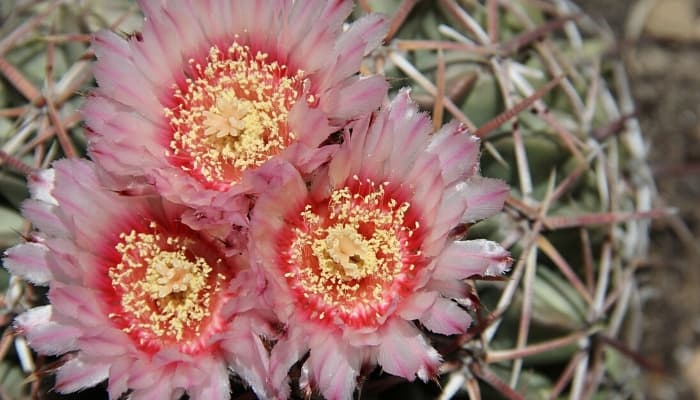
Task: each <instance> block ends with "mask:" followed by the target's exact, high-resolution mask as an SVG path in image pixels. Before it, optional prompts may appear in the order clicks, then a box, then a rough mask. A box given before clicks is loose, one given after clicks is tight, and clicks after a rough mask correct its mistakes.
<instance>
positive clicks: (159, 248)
mask: <svg viewBox="0 0 700 400" xmlns="http://www.w3.org/2000/svg"><path fill="white" fill-rule="evenodd" d="M149 228H150V229H148V231H146V232H137V231H136V230H132V231H130V232H129V233H121V234H120V236H119V239H120V241H119V243H117V245H116V246H115V250H116V252H117V254H118V256H119V257H120V259H121V260H120V262H119V263H117V264H116V265H114V266H113V267H111V268H110V269H109V273H108V275H109V277H110V279H111V284H112V287H113V288H114V291H115V293H116V295H117V300H118V302H119V306H120V307H118V308H117V309H118V310H119V312H116V313H111V314H110V318H113V319H114V320H115V321H117V323H118V324H120V325H121V326H122V330H123V331H125V332H126V333H128V334H130V335H132V337H134V338H136V339H137V341H138V342H139V344H140V345H143V346H146V347H148V346H156V347H157V346H158V345H159V344H160V343H162V342H177V343H184V342H188V341H191V340H193V339H195V338H197V337H198V336H199V335H200V334H201V333H202V329H203V328H204V327H205V326H206V325H207V322H208V321H209V319H210V317H211V312H212V308H213V307H214V305H215V303H216V302H217V301H218V298H219V296H218V294H219V292H220V291H221V287H222V284H223V283H224V282H225V280H226V276H225V275H224V274H222V273H220V272H218V270H219V269H220V267H221V266H220V265H219V264H220V263H221V260H220V259H216V258H214V257H212V255H211V254H204V255H200V254H197V253H209V252H210V250H211V249H209V248H207V247H206V246H205V245H204V244H202V243H196V239H195V238H192V237H188V236H178V235H175V236H168V235H167V234H166V233H163V232H161V230H160V229H159V228H158V226H157V224H155V223H154V222H152V223H151V224H150V225H149Z"/></svg>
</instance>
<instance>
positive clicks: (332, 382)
mask: <svg viewBox="0 0 700 400" xmlns="http://www.w3.org/2000/svg"><path fill="white" fill-rule="evenodd" d="M338 339H339V338H336V337H335V336H334V335H333V334H328V335H325V334H320V335H315V336H314V337H312V339H311V340H310V347H311V352H310V353H309V360H308V361H307V363H308V366H309V370H310V372H311V375H312V376H313V379H314V383H315V384H316V385H317V386H318V389H319V391H320V392H321V393H322V394H323V396H324V397H325V398H327V399H329V400H350V399H352V395H353V392H354V391H355V386H356V385H357V376H358V374H359V372H360V366H361V361H362V359H361V357H360V353H361V352H360V351H358V349H355V348H352V347H350V346H347V345H346V344H344V343H343V342H342V341H341V340H338Z"/></svg>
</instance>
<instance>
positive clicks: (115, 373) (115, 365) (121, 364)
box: [107, 357, 132, 399]
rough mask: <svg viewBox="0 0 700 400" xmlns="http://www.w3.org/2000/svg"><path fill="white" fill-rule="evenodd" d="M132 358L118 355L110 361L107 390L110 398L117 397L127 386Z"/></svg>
mask: <svg viewBox="0 0 700 400" xmlns="http://www.w3.org/2000/svg"><path fill="white" fill-rule="evenodd" d="M131 364H132V360H130V359H129V358H126V357H118V358H115V359H114V360H113V361H112V365H111V366H110V367H109V382H108V383H107V391H108V392H109V398H110V399H118V398H119V396H121V395H122V394H123V393H124V392H126V391H127V390H128V389H129V387H128V385H127V382H128V380H129V374H130V373H131Z"/></svg>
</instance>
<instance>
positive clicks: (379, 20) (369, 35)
mask: <svg viewBox="0 0 700 400" xmlns="http://www.w3.org/2000/svg"><path fill="white" fill-rule="evenodd" d="M387 29H388V25H387V23H386V18H385V17H384V16H382V15H379V14H370V15H366V16H364V17H362V18H360V19H358V20H357V21H355V22H353V23H352V25H350V28H349V29H348V30H347V31H345V32H343V34H342V35H341V36H340V38H339V40H338V44H337V45H336V49H337V51H338V62H337V64H336V65H335V67H334V68H333V69H334V71H333V72H334V73H335V74H336V76H338V77H346V76H350V75H352V74H355V73H357V70H358V66H359V65H360V63H361V62H362V57H364V56H365V55H366V54H367V53H368V52H370V51H371V50H373V49H375V48H376V47H377V46H379V45H380V44H381V42H382V39H383V38H384V35H385V34H386V31H387Z"/></svg>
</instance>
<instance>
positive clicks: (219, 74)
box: [165, 42, 305, 184]
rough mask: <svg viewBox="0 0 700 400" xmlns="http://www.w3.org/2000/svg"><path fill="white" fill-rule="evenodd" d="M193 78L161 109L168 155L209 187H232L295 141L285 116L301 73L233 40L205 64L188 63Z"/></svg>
mask: <svg viewBox="0 0 700 400" xmlns="http://www.w3.org/2000/svg"><path fill="white" fill-rule="evenodd" d="M190 66H191V68H192V70H193V71H195V77H192V78H188V79H187V80H186V85H187V87H186V89H185V90H184V91H183V90H181V89H180V88H177V89H176V90H175V93H174V97H175V100H176V101H177V102H178V106H177V107H174V108H172V109H170V108H168V109H165V115H166V117H167V118H168V119H169V121H170V124H171V127H172V129H173V137H172V140H171V141H170V149H169V151H168V154H167V155H168V156H170V157H172V158H173V159H177V160H183V159H186V160H189V161H188V162H185V163H183V162H181V161H180V162H179V164H178V165H179V166H180V168H182V169H183V170H185V171H190V172H191V173H194V174H195V175H196V176H197V177H198V178H199V179H203V180H204V181H206V182H209V183H225V184H233V183H236V181H237V178H238V176H239V175H240V172H241V171H243V170H245V169H246V168H250V167H255V166H259V165H260V164H262V163H263V162H265V161H266V160H267V159H269V158H270V157H272V156H274V155H276V154H279V152H281V151H282V150H283V149H284V148H286V147H287V146H288V145H289V143H290V142H291V141H292V140H294V133H293V132H291V131H289V130H288V127H287V115H288V112H289V110H290V108H291V107H292V105H293V104H294V103H295V102H296V100H297V99H298V98H299V96H300V95H301V91H302V89H303V85H304V80H305V77H304V72H303V71H301V70H300V71H296V72H291V71H289V70H288V68H287V66H286V65H281V64H280V63H279V62H277V61H270V60H269V55H268V54H267V53H263V52H260V51H258V52H257V53H255V54H252V53H251V51H250V48H249V47H248V46H242V45H240V44H238V43H236V42H234V43H233V44H232V45H231V47H229V48H228V50H226V52H225V53H224V52H222V51H221V50H220V49H219V48H218V47H216V46H214V47H212V48H211V49H210V51H209V56H208V58H207V63H206V64H205V65H202V64H199V63H196V62H195V61H194V60H190Z"/></svg>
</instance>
